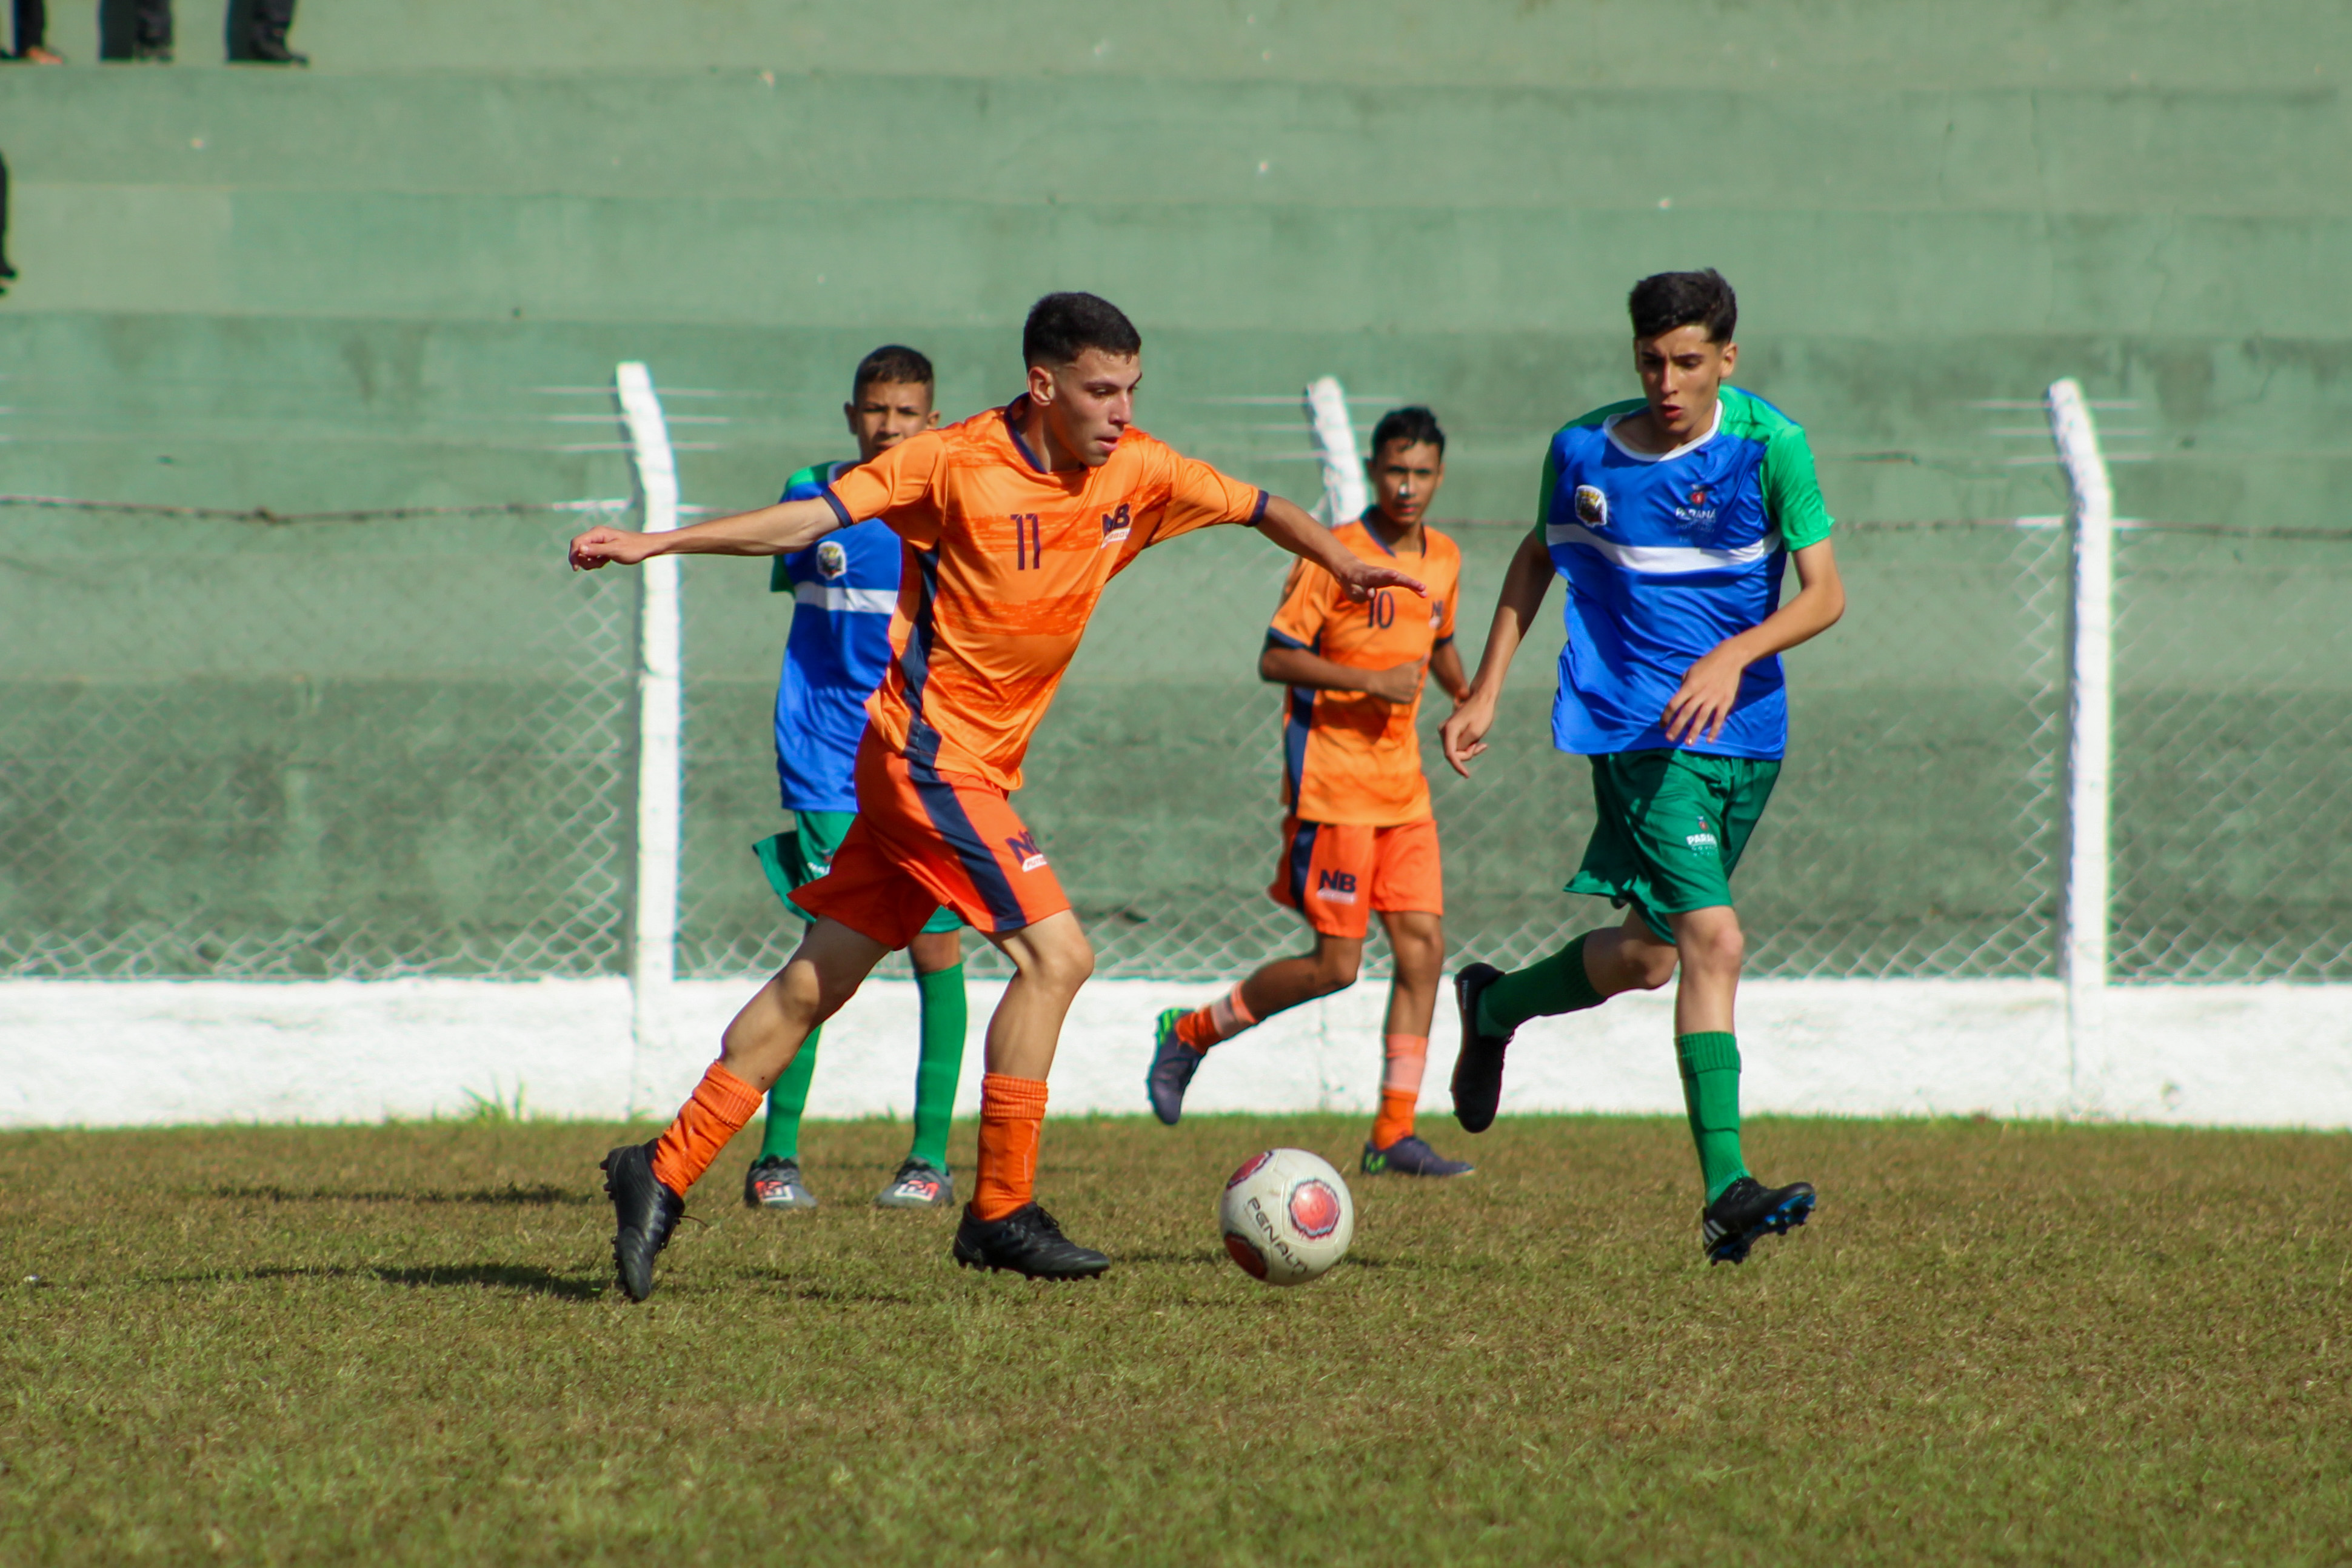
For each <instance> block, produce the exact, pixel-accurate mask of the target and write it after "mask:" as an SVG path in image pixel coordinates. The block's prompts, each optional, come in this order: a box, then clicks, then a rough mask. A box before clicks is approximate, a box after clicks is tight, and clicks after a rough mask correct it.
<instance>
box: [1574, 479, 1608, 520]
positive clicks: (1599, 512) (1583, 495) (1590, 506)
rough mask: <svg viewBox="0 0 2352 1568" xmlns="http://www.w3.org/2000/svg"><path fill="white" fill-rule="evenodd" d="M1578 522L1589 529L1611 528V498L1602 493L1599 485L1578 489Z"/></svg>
mask: <svg viewBox="0 0 2352 1568" xmlns="http://www.w3.org/2000/svg"><path fill="white" fill-rule="evenodd" d="M1576 520H1577V521H1578V522H1580V523H1582V524H1583V525H1584V526H1585V527H1586V528H1607V527H1608V526H1609V497H1606V496H1604V495H1602V494H1601V486H1598V485H1579V486H1577V487H1576Z"/></svg>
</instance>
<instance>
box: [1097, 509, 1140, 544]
mask: <svg viewBox="0 0 2352 1568" xmlns="http://www.w3.org/2000/svg"><path fill="white" fill-rule="evenodd" d="M1102 523H1103V535H1102V544H1101V545H1097V547H1096V548H1097V549H1102V548H1104V547H1105V546H1108V545H1115V544H1118V543H1120V542H1121V541H1123V540H1124V539H1125V538H1127V536H1128V533H1129V530H1130V529H1132V528H1134V526H1135V524H1134V521H1133V519H1132V518H1130V517H1129V516H1128V515H1127V503H1126V502H1124V501H1122V502H1120V503H1119V507H1118V511H1116V512H1105V513H1104V514H1103V520H1102Z"/></svg>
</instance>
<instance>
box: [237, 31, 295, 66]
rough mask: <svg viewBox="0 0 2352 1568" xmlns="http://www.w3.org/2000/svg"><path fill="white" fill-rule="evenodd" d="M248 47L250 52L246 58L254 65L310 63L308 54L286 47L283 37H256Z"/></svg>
mask: <svg viewBox="0 0 2352 1568" xmlns="http://www.w3.org/2000/svg"><path fill="white" fill-rule="evenodd" d="M248 47H249V50H250V52H249V53H247V56H246V58H247V59H248V60H250V61H252V62H253V63H254V64H255V65H259V66H307V65H309V64H310V56H308V55H298V54H296V53H295V52H294V51H293V50H291V49H289V48H288V47H286V40H285V39H283V38H265V37H257V38H255V39H254V40H253V42H252V44H251V45H250V46H248Z"/></svg>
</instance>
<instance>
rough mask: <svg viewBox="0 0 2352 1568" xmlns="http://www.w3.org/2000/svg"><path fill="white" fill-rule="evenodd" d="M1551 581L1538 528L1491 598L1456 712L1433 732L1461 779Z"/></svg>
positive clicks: (1491, 722)
mask: <svg viewBox="0 0 2352 1568" xmlns="http://www.w3.org/2000/svg"><path fill="white" fill-rule="evenodd" d="M1551 580H1552V566H1551V552H1550V550H1549V549H1548V548H1547V547H1546V546H1545V544H1544V535H1543V528H1542V527H1541V526H1540V525H1538V527H1536V528H1532V529H1530V530H1529V531H1528V537H1527V538H1524V539H1521V540H1520V541H1519V548H1518V549H1517V551H1516V552H1514V553H1513V555H1512V556H1511V564H1510V567H1509V569H1508V570H1506V571H1505V572H1504V573H1503V591H1501V592H1500V593H1498V594H1496V596H1495V620H1494V623H1493V624H1492V625H1490V626H1488V627H1487V628H1486V652H1485V653H1482V654H1480V655H1479V657H1478V674H1477V675H1476V677H1475V679H1473V680H1472V681H1471V683H1470V690H1469V691H1468V693H1467V694H1465V695H1463V696H1461V697H1458V698H1457V699H1455V700H1456V703H1457V705H1458V706H1455V708H1454V712H1453V715H1452V716H1450V717H1448V718H1447V719H1446V721H1445V723H1444V725H1443V726H1442V727H1440V728H1439V730H1438V732H1437V738H1438V743H1439V744H1440V745H1441V746H1443V747H1444V749H1445V760H1446V761H1448V762H1450V763H1452V764H1453V765H1454V771H1455V772H1456V773H1459V774H1460V775H1462V777H1463V778H1465V779H1467V778H1469V777H1470V768H1469V766H1468V764H1469V761H1470V759H1471V758H1474V757H1475V756H1477V755H1478V754H1479V753H1480V752H1482V751H1484V750H1486V733H1487V731H1489V730H1491V729H1493V728H1494V727H1495V704H1496V699H1498V698H1499V697H1501V695H1503V677H1504V676H1506V675H1507V674H1510V673H1511V659H1512V657H1513V656H1514V655H1515V654H1517V653H1518V651H1519V644H1520V643H1523V642H1525V641H1527V635H1528V627H1530V626H1532V625H1534V624H1535V623H1536V612H1538V610H1541V609H1542V608H1543V601H1544V595H1545V594H1546V593H1548V592H1549V591H1550V590H1551ZM1457 668H1458V665H1457Z"/></svg>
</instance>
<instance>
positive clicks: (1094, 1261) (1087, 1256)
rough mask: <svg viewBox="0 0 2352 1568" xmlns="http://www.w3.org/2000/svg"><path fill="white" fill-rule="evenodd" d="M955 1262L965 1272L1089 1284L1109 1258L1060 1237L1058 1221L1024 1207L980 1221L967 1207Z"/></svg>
mask: <svg viewBox="0 0 2352 1568" xmlns="http://www.w3.org/2000/svg"><path fill="white" fill-rule="evenodd" d="M954 1251H955V1260H956V1261H957V1262H959V1263H961V1264H962V1265H963V1266H964V1267H965V1268H967V1269H989V1270H996V1269H1009V1270H1012V1271H1013V1273H1015V1274H1021V1275H1024V1276H1026V1277H1027V1278H1029V1279H1032V1280H1091V1279H1093V1278H1094V1277H1095V1276H1096V1275H1097V1274H1099V1273H1101V1272H1102V1271H1103V1270H1106V1269H1108V1268H1109V1267H1110V1260H1109V1259H1108V1258H1106V1257H1104V1256H1103V1255H1102V1254H1101V1253H1099V1252H1097V1251H1096V1250H1095V1249H1093V1248H1091V1247H1081V1246H1079V1245H1078V1244H1077V1243H1076V1242H1075V1241H1073V1240H1071V1239H1069V1238H1068V1237H1066V1236H1065V1235H1063V1234H1062V1228H1061V1227H1060V1226H1058V1225H1056V1224H1055V1223H1054V1217H1053V1216H1052V1215H1050V1214H1048V1213H1046V1212H1045V1210H1044V1209H1042V1208H1040V1207H1037V1206H1036V1205H1035V1204H1034V1203H1024V1204H1023V1205H1022V1206H1021V1207H1019V1208H1016V1209H1014V1210H1013V1212H1012V1213H1010V1214H1008V1215H1006V1216H1005V1217H1004V1218H1002V1219H982V1218H978V1217H976V1216H975V1215H973V1213H972V1212H971V1207H970V1206H969V1205H967V1206H966V1207H965V1208H964V1211H963V1223H962V1224H961V1225H959V1226H957V1227H956V1233H955V1248H954Z"/></svg>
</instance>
